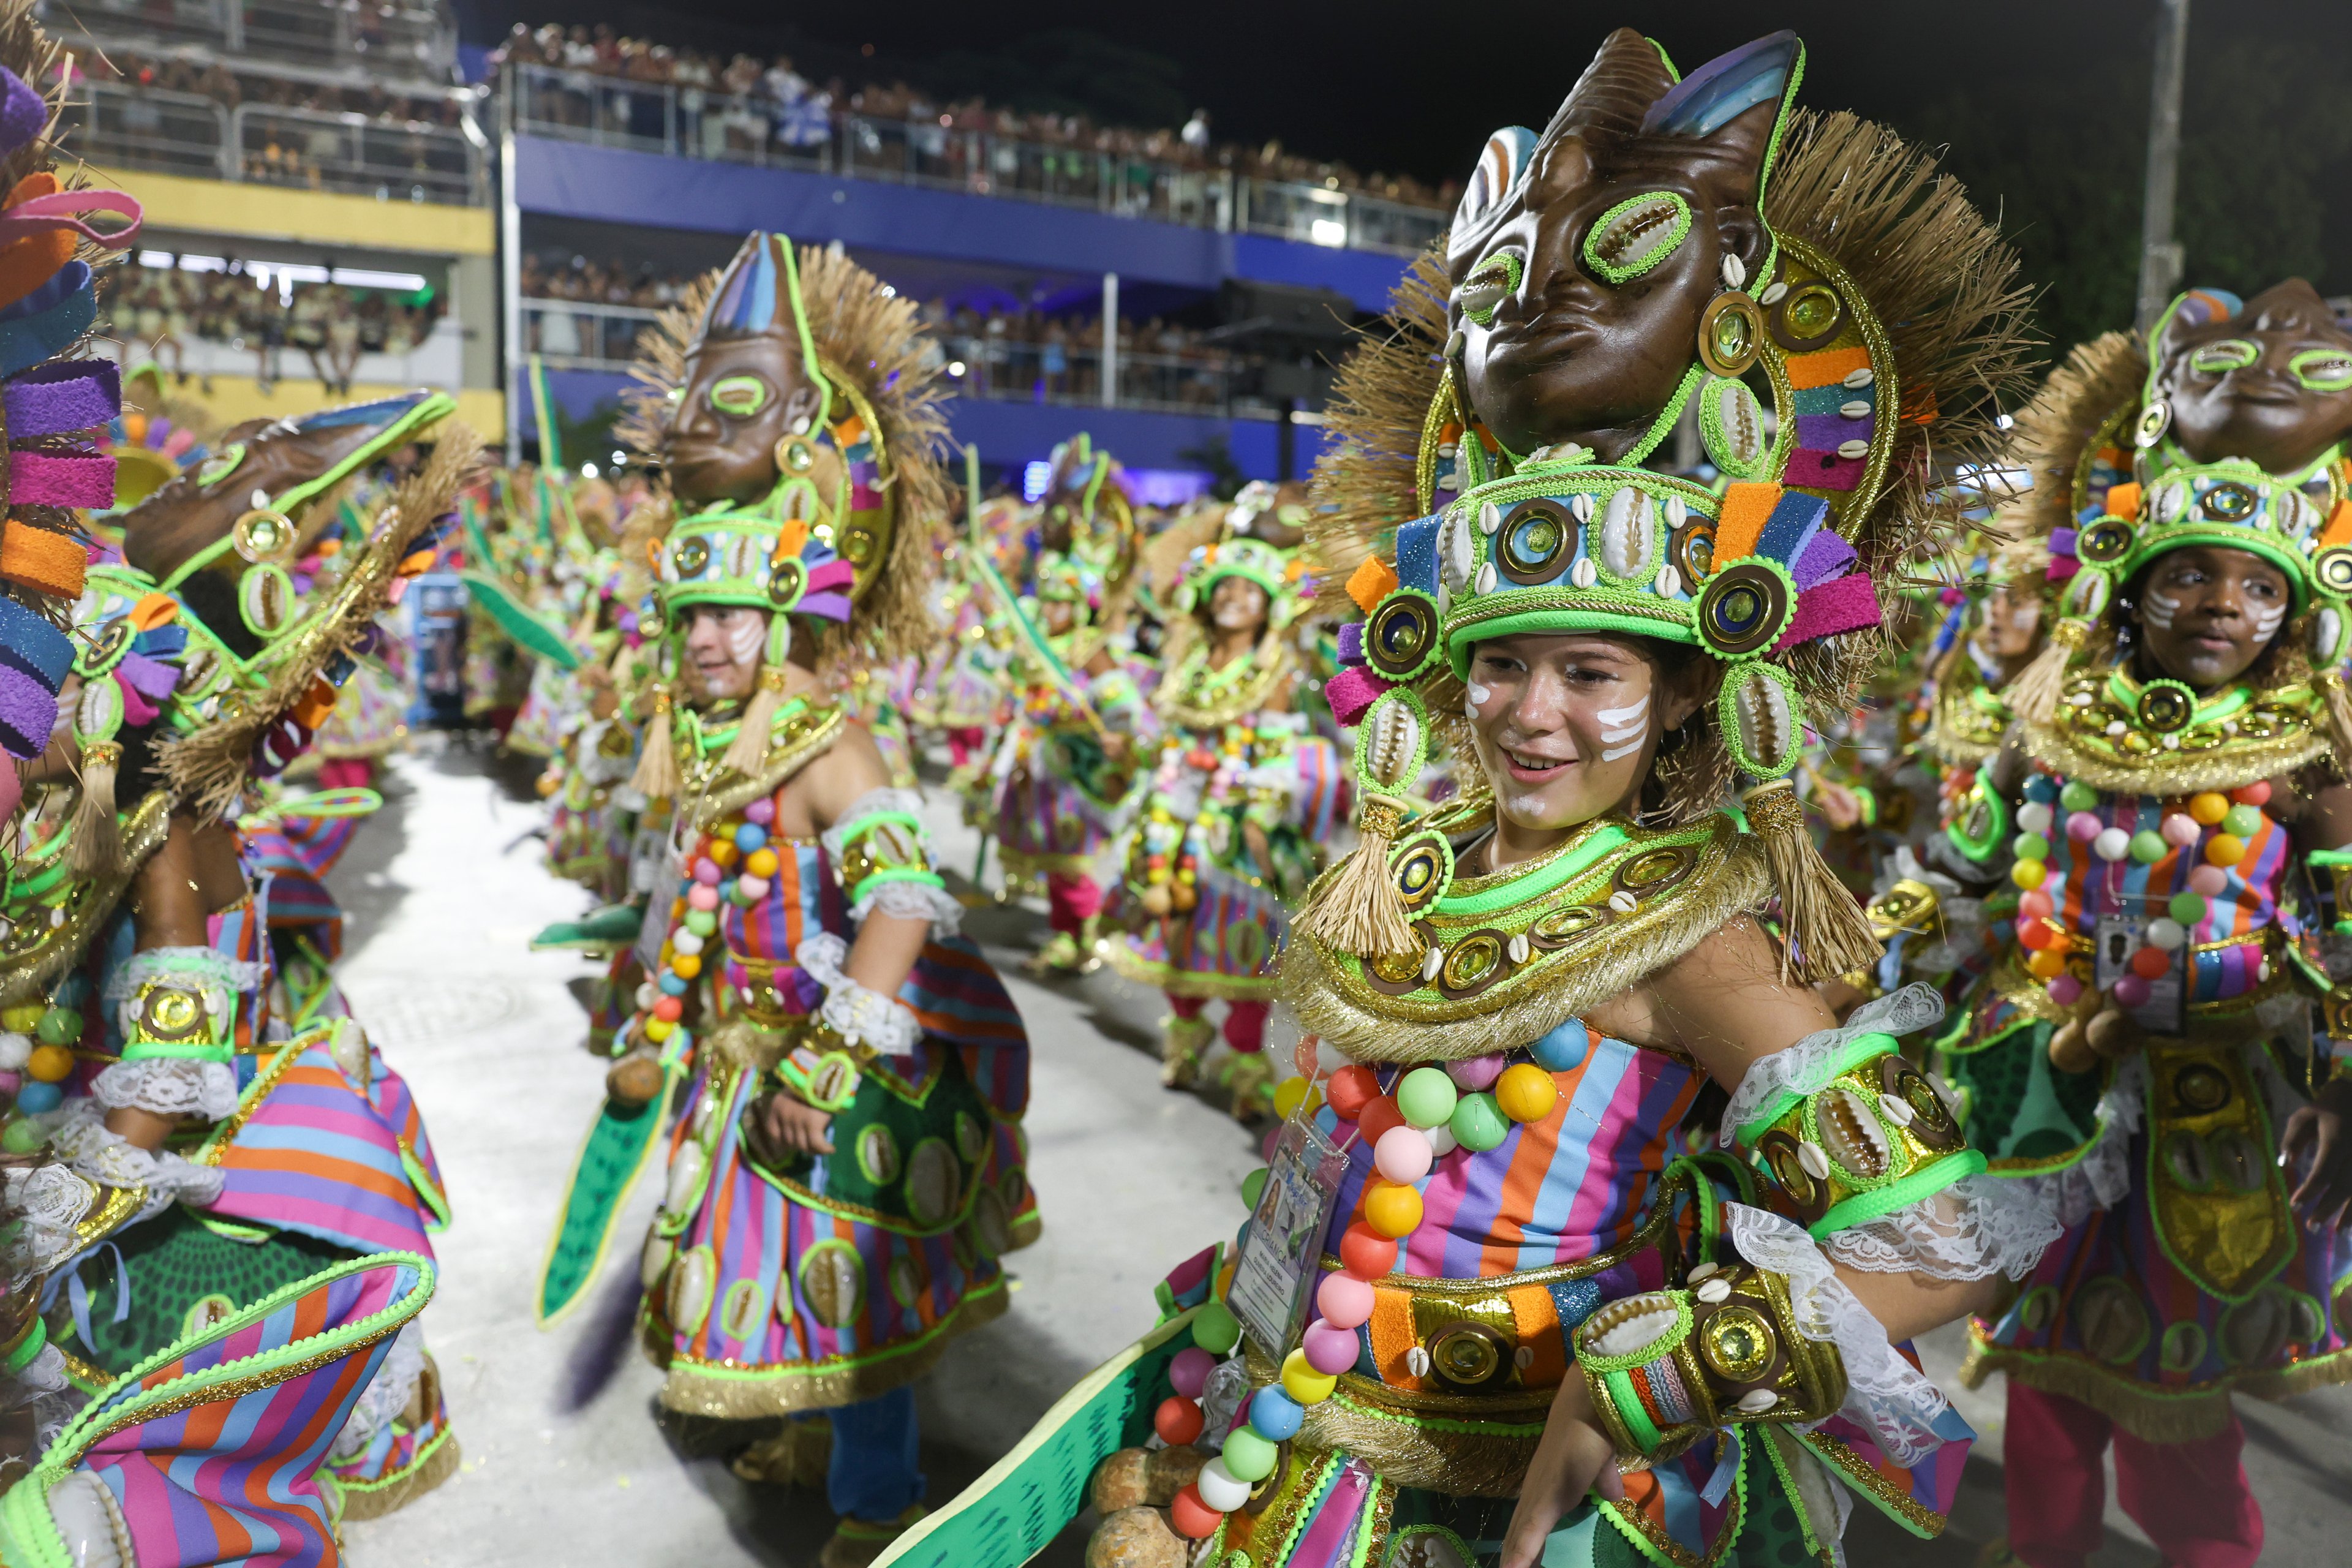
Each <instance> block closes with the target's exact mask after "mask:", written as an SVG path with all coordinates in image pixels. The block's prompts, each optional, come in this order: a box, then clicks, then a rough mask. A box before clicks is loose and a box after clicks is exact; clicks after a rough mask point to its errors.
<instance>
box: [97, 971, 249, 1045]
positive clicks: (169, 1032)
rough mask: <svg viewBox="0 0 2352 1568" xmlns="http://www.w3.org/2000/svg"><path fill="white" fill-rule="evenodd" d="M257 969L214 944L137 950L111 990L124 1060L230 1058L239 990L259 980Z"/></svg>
mask: <svg viewBox="0 0 2352 1568" xmlns="http://www.w3.org/2000/svg"><path fill="white" fill-rule="evenodd" d="M254 969H255V966H254V965H252V964H249V963H238V962H237V961H236V960H235V959H232V958H230V957H229V956H228V955H227V954H226V953H224V952H221V951H220V950H219V949H217V948H211V947H153V948H149V949H147V950H146V951H145V952H136V953H133V954H131V961H130V962H129V963H125V964H124V965H123V966H122V968H121V970H120V971H119V972H118V973H116V974H115V976H114V978H113V979H112V981H111V982H110V983H109V984H108V986H107V991H106V994H107V996H108V998H109V999H110V1000H111V1001H113V1002H114V1003H115V1004H116V1005H117V1012H116V1018H117V1020H118V1022H120V1024H121V1026H122V1059H123V1060H124V1061H127V1062H135V1061H143V1060H147V1059H150V1058H158V1057H178V1058H188V1059H191V1060H195V1061H207V1062H221V1063H224V1064H226V1063H227V1062H228V1061H230V1060H231V1059H232V1058H234V1057H235V1056H236V1003H237V995H238V994H239V993H240V992H242V991H244V990H245V989H247V986H249V985H251V984H256V983H257V976H256V975H255V974H253V973H249V972H251V971H253V970H254Z"/></svg>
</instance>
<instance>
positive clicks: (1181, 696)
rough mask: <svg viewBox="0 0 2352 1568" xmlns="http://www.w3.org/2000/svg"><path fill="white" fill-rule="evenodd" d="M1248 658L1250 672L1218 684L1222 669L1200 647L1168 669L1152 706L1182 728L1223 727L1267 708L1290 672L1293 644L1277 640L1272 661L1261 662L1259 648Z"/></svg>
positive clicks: (1155, 694)
mask: <svg viewBox="0 0 2352 1568" xmlns="http://www.w3.org/2000/svg"><path fill="white" fill-rule="evenodd" d="M1247 662H1248V664H1249V666H1250V673H1248V674H1245V675H1244V676H1242V677H1241V678H1240V679H1237V680H1235V681H1234V683H1233V684H1232V685H1230V686H1224V687H1218V686H1215V685H1213V684H1211V682H1213V679H1214V678H1215V676H1216V674H1217V673H1218V672H1216V671H1213V670H1211V669H1210V668H1209V661H1208V658H1207V655H1206V653H1205V652H1204V651H1196V652H1194V653H1193V654H1192V655H1190V656H1188V657H1187V658H1185V660H1184V662H1183V664H1182V665H1181V666H1179V667H1178V668H1175V669H1171V670H1170V671H1169V672H1168V675H1167V678H1166V679H1164V680H1162V681H1161V682H1160V689H1159V690H1158V691H1156V692H1154V693H1153V694H1152V706H1153V707H1154V708H1156V709H1158V710H1160V718H1161V719H1163V720H1165V721H1167V722H1168V723H1170V724H1172V725H1175V726H1177V727H1178V728H1181V729H1185V730H1222V729H1223V728H1224V727H1225V726H1226V725H1228V724H1230V723H1232V722H1233V721H1234V720H1236V719H1244V718H1247V717H1248V716H1249V715H1250V714H1252V713H1255V712H1256V711H1258V710H1260V709H1262V708H1264V707H1265V704H1266V700H1267V699H1268V698H1269V697H1271V696H1272V695H1273V694H1274V689H1275V688H1276V687H1277V686H1279V685H1281V684H1282V680H1283V678H1284V677H1285V676H1286V675H1288V674H1289V673H1290V671H1291V667H1292V664H1293V662H1294V660H1293V659H1292V657H1291V652H1290V647H1289V645H1288V644H1286V643H1276V645H1275V658H1274V659H1273V660H1272V662H1270V663H1268V662H1261V660H1260V658H1259V656H1258V655H1257V654H1256V653H1255V652H1253V653H1252V654H1251V655H1250V656H1249V658H1248V660H1247Z"/></svg>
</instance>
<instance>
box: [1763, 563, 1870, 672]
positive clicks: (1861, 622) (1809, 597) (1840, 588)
mask: <svg viewBox="0 0 2352 1568" xmlns="http://www.w3.org/2000/svg"><path fill="white" fill-rule="evenodd" d="M1879 620H1880V616H1879V613H1878V592H1877V590H1876V589H1874V588H1873V587H1872V586H1871V583H1870V578H1869V577H1868V576H1867V575H1866V574H1863V573H1860V572H1857V573H1855V574H1853V576H1851V577H1840V578H1838V579H1837V580H1836V581H1835V582H1833V583H1824V584H1822V585H1821V586H1820V587H1818V588H1808V589H1806V590H1805V591H1804V592H1803V593H1802V594H1801V595H1798V597H1797V617H1796V619H1795V620H1793V621H1791V622H1790V623H1789V629H1788V630H1787V631H1786V632H1783V633H1782V634H1781V635H1780V641H1779V642H1778V643H1776V644H1774V645H1773V647H1772V651H1773V652H1774V653H1780V652H1781V651H1783V650H1784V649H1787V648H1791V647H1796V646H1797V645H1798V644H1799V643H1806V642H1811V641H1812V640H1813V639H1814V638H1815V637H1835V636H1836V635H1837V634H1838V633H1840V632H1851V631H1857V630H1859V629H1861V628H1862V627H1864V626H1876V625H1878V624H1879Z"/></svg>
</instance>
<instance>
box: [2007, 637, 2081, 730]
mask: <svg viewBox="0 0 2352 1568" xmlns="http://www.w3.org/2000/svg"><path fill="white" fill-rule="evenodd" d="M2090 635H2091V627H2090V623H2088V622H2087V621H2079V620H2075V619H2073V618H2072V617H2069V618H2067V619H2065V620H2062V621H2060V622H2059V623H2058V624H2057V625H2056V626H2053V627H2051V628H2050V640H2049V642H2048V643H2046V644H2044V645H2043V647H2042V651H2041V652H2040V653H2037V654H2035V655H2034V656H2033V662H2032V664H2029V665H2027V666H2026V667H2025V668H2023V669H2021V670H2019V671H2018V672H2017V679H2014V680H2012V681H2011V682H2010V683H2009V684H2008V685H2007V686H2005V687H2003V688H2001V692H2000V697H2001V700H2002V701H2004V702H2006V703H2007V704H2009V710H2010V712H2011V714H2013V715H2014V716H2016V717H2017V718H2020V719H2022V720H2024V721H2026V722H2027V723H2029V724H2047V723H2049V722H2050V721H2051V720H2052V719H2053V718H2054V717H2056V715H2057V712H2058V698H2059V696H2060V694H2061V693H2062V692H2063V691H2064V689H2065V687H2066V663H2067V661H2068V660H2069V659H2071V658H2074V650H2075V649H2076V648H2079V647H2082V646H2083V644H2084V642H2085V641H2086V640H2087V639H2088V638H2089V637H2090Z"/></svg>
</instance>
